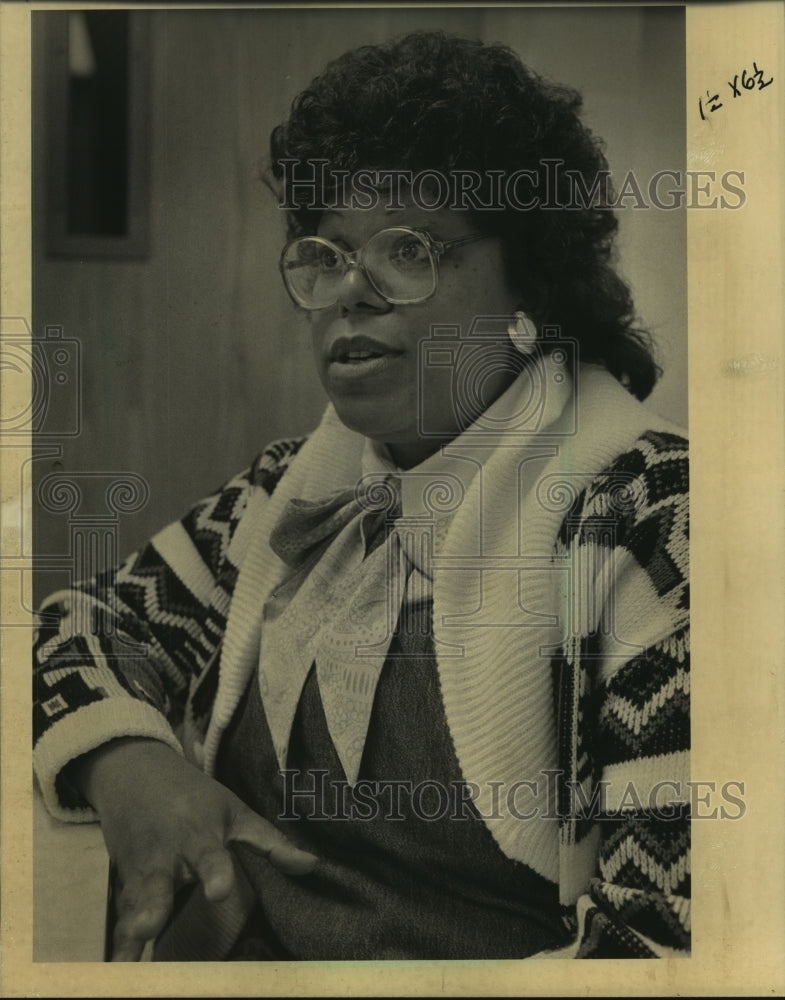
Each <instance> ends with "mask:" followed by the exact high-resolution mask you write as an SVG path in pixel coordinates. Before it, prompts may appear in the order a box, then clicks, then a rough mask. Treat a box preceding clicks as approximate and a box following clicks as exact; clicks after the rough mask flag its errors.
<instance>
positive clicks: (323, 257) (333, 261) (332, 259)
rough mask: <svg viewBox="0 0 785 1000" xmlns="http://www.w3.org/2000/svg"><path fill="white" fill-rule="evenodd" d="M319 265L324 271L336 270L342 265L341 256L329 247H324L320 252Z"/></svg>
mask: <svg viewBox="0 0 785 1000" xmlns="http://www.w3.org/2000/svg"><path fill="white" fill-rule="evenodd" d="M319 265H320V267H321V268H322V270H323V271H334V270H336V268H338V267H340V265H341V258H340V257H339V255H338V254H337V253H336V252H335V250H331V249H330V248H329V247H323V248H322V251H321V253H320V254H319Z"/></svg>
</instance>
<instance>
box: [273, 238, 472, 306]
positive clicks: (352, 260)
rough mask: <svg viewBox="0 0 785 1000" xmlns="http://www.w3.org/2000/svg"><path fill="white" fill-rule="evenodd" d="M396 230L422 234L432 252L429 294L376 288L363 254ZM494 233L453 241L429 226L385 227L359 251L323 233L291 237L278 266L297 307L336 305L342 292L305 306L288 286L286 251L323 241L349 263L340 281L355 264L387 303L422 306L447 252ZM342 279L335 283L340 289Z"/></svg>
mask: <svg viewBox="0 0 785 1000" xmlns="http://www.w3.org/2000/svg"><path fill="white" fill-rule="evenodd" d="M396 230H397V231H398V232H401V233H410V234H412V235H414V236H419V237H420V238H421V239H422V240H423V242H424V243H425V247H426V249H427V251H428V253H429V254H430V257H431V261H432V262H433V288H432V289H431V291H430V292H428V294H427V295H421V296H419V297H418V298H414V299H391V298H390V297H389V296H388V295H385V294H384V293H383V292H382V291H381V290H380V289H379V288H378V287H377V285H376V282H375V281H374V280H373V278H372V276H371V275H370V273H369V272H368V270H367V268H366V267H365V266H364V265H363V260H362V257H363V253H364V252H365V248H366V247H367V246H368V244H369V243H370V242H371V240H373V239H375V238H376V237H377V236H379V235H380V234H381V233H386V232H395V231H396ZM491 235H492V234H491V233H472V234H470V235H469V236H458V237H456V238H455V239H453V240H437V239H434V237H433V236H431V234H430V233H429V232H428V230H427V229H415V228H412V227H410V226H386V227H385V228H384V229H378V230H377V231H376V232H375V233H372V234H371V236H369V237H368V239H367V240H366V241H365V243H364V244H363V245H362V246H361V247H358V249H357V250H343V249H342V248H341V247H339V246H338V245H337V244H336V243H333V242H332V240H328V239H327V238H326V237H324V236H296V237H295V238H294V239H293V240H289V242H288V243H287V244H286V246H285V247H284V248H283V250H282V251H281V256H280V257H279V259H278V269H279V271H280V272H281V278H282V280H283V283H284V288H285V289H286V291H287V293H288V294H289V298H290V299H291V300H292V301H293V302H294V304H295V305H296V306H299V307H300V308H301V309H307V310H308V311H309V312H315V311H316V310H318V309H329V308H330V307H331V306H334V305H335V303H336V302H337V301H338V299H339V298H340V291H337V292H336V295H335V299H334V300H333V301H332V302H329V303H327V304H326V305H323V306H306V305H303V303H302V302H300V301H298V299H297V298H296V297H295V295H294V293H293V291H292V290H291V288H290V287H289V282H288V281H287V280H286V265H285V257H286V254H287V253H288V252H289V250H291V248H292V247H293V246H294V245H295V244H296V243H299V242H300V241H301V240H315V241H316V242H318V243H322V244H323V245H324V246H327V247H329V248H330V249H331V250H335V251H337V252H338V253H339V254H340V255H341V258H342V260H344V261H345V262H346V264H347V266H346V268H345V270H344V272H343V274H342V275H341V279H340V281H343V279H344V278H345V277H346V275H347V274H348V272H349V268H350V267H356V268H357V269H358V270H359V271H360V272H361V273H362V274H363V276H364V278H365V280H366V281H367V282H368V284H369V285H370V286H371V288H372V289H373V290H374V292H376V294H377V295H378V296H380V298H382V299H384V301H385V302H388V303H389V304H390V305H392V306H414V305H419V303H420V302H427V301H428V299H430V298H432V297H433V296H434V295H435V294H436V291H437V289H438V287H439V260H440V258H441V257H442V256H443V255H444V254H445V253H447V252H448V251H450V250H455V249H457V248H458V247H461V246H467V245H468V244H470V243H476V242H478V241H479V240H486V239H490V237H491ZM290 269H291V266H290ZM340 281H339V282H338V285H337V286H336V288H337V289H340Z"/></svg>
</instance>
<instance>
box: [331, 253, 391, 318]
mask: <svg viewBox="0 0 785 1000" xmlns="http://www.w3.org/2000/svg"><path fill="white" fill-rule="evenodd" d="M338 304H339V305H340V306H341V307H342V308H344V309H346V310H348V311H349V312H352V311H353V310H356V309H374V310H379V311H386V310H387V309H390V308H391V306H390V303H389V302H387V300H386V299H383V298H382V296H381V295H380V294H379V293H378V292H377V291H376V289H375V288H374V287H373V285H372V284H371V281H370V279H369V277H368V275H367V274H366V272H365V268H364V267H363V266H362V264H360V263H358V262H356V261H350V262H349V264H348V267H347V268H346V273H345V274H344V276H343V277H342V278H341V283H340V285H339V286H338Z"/></svg>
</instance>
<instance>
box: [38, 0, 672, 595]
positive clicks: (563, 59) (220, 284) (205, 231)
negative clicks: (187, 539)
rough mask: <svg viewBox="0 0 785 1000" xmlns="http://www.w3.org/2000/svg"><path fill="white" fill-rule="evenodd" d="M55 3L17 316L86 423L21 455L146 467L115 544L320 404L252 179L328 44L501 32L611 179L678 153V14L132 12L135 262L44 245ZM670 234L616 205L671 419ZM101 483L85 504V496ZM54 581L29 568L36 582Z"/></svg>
mask: <svg viewBox="0 0 785 1000" xmlns="http://www.w3.org/2000/svg"><path fill="white" fill-rule="evenodd" d="M61 16H64V15H63V14H61V13H59V12H54V13H46V14H44V13H41V12H38V13H36V14H35V15H34V31H35V33H36V34H35V37H34V81H33V86H34V90H33V95H34V122H33V129H34V157H35V173H34V180H33V185H34V191H33V193H34V241H35V251H34V254H35V259H34V287H33V298H34V316H33V320H34V327H35V333H36V334H37V335H39V336H40V335H42V334H43V332H44V330H45V328H46V327H47V326H48V325H57V326H61V327H62V328H63V335H64V336H66V337H71V338H75V339H77V340H78V341H79V342H80V346H81V383H80V386H79V393H80V399H81V425H80V427H81V430H80V434H79V435H78V436H76V437H73V438H68V439H66V438H64V439H63V440H62V442H61V444H60V453H59V454H58V455H56V456H49V457H41V458H39V459H38V460H37V461H36V463H35V468H36V474H37V479H38V480H39V481H40V480H41V479H43V478H45V477H46V476H47V475H50V474H57V475H67V474H71V473H74V472H85V471H86V472H98V473H106V474H107V475H109V476H111V475H118V476H119V475H120V474H121V473H123V472H132V473H134V474H135V475H136V476H138V477H141V479H142V480H143V481H144V482H145V483H146V484H147V486H148V487H149V499H148V500H147V501H146V503H145V504H144V505H143V506H142V508H141V509H140V510H138V511H137V512H136V513H134V514H132V515H131V514H129V515H127V516H124V517H121V518H120V520H119V522H118V523H119V538H118V539H117V540H116V546H117V550H118V552H119V553H121V554H122V553H126V552H128V551H130V550H131V549H133V548H135V547H136V546H138V545H139V544H141V543H142V542H143V541H144V540H145V539H146V538H147V537H148V536H149V535H150V534H152V533H153V531H155V530H156V529H157V528H159V527H160V526H162V525H163V524H165V523H166V522H168V521H169V520H171V519H173V518H175V517H177V516H179V515H180V514H181V513H182V512H183V511H184V510H185V509H186V508H187V507H188V506H189V505H190V504H191V503H192V502H193V501H194V500H195V499H197V498H199V497H200V496H203V495H205V494H206V493H208V492H210V491H211V490H213V489H214V488H215V487H216V486H218V485H219V484H220V483H221V482H222V481H223V480H224V479H226V478H227V477H228V476H230V475H232V474H234V473H235V472H237V471H239V470H240V469H241V468H243V467H244V466H246V465H247V464H248V462H249V461H250V460H251V458H252V457H253V455H254V454H255V453H256V452H258V450H259V449H260V448H261V447H262V446H263V445H264V444H265V443H266V442H268V441H270V440H271V439H274V438H276V437H281V436H291V435H297V434H301V433H304V432H306V431H307V430H308V429H309V428H311V427H312V426H313V425H314V424H315V423H316V421H317V420H318V419H319V416H320V414H321V412H322V410H323V408H324V405H325V397H324V394H323V392H322V389H321V387H320V386H319V384H318V382H317V380H316V377H315V375H314V374H313V372H312V365H311V360H310V351H309V344H308V334H307V329H306V327H305V324H304V322H303V320H302V318H300V317H298V316H297V315H296V314H295V313H294V312H293V310H292V307H291V305H290V303H289V300H288V298H287V297H286V294H285V292H284V291H283V288H282V286H281V283H280V279H279V276H278V272H277V258H278V253H279V251H280V247H281V244H282V241H283V238H284V228H283V219H282V218H281V213H280V212H279V210H278V209H277V207H276V205H275V202H274V199H273V196H272V195H271V194H270V193H269V191H268V190H267V189H266V188H265V187H264V185H263V184H262V183H261V181H260V179H259V173H260V168H261V165H262V163H263V160H264V156H265V152H266V144H267V137H268V135H269V132H270V130H271V128H272V127H273V126H274V125H275V124H276V123H277V122H278V121H279V120H280V119H281V118H282V117H283V116H284V115H285V114H286V111H287V109H288V106H289V104H290V102H291V100H292V98H293V97H294V96H295V95H296V94H297V93H298V92H299V91H300V90H301V89H302V87H303V86H305V85H306V84H307V83H308V82H309V81H310V79H311V78H312V77H313V76H314V75H315V73H317V72H318V71H319V70H320V69H321V68H322V67H323V65H324V64H325V62H326V61H327V60H328V59H330V58H332V57H334V56H337V55H339V54H340V53H341V52H343V51H345V50H346V49H347V48H349V47H352V46H354V45H358V44H362V43H366V42H377V41H381V40H383V39H385V38H387V37H389V36H390V35H393V34H398V33H400V32H403V31H406V30H411V29H416V28H428V27H431V28H432V27H442V28H445V29H447V30H454V31H458V32H462V33H466V34H470V35H479V36H481V37H484V38H486V39H488V40H492V41H504V42H506V43H508V44H510V45H511V46H513V47H514V48H515V49H516V50H517V51H518V52H519V53H520V54H521V55H522V57H523V58H524V60H525V61H526V62H528V63H530V64H531V65H532V66H533V67H534V68H535V69H537V70H539V71H540V72H542V73H544V74H545V75H546V76H549V77H551V78H553V79H555V80H559V81H560V82H564V83H569V84H572V85H575V86H577V87H578V88H579V89H582V90H583V92H584V97H585V106H586V114H587V119H588V121H589V122H590V124H591V125H592V127H593V128H594V129H595V131H596V132H597V134H599V135H602V136H604V137H605V139H606V141H607V153H608V158H609V161H610V164H611V168H612V170H613V171H614V176H615V177H619V176H622V177H623V176H624V174H626V172H627V171H628V170H630V169H633V170H635V172H636V174H638V175H639V176H641V177H643V178H646V179H648V178H649V177H650V176H651V175H652V174H653V173H655V172H656V171H657V170H660V169H666V168H667V169H674V170H683V169H684V165H685V124H684V82H683V81H684V32H683V12H682V11H681V10H679V9H678V8H662V9H655V8H652V7H631V8H617V7H609V8H591V9H586V8H582V9H580V8H574V7H573V8H444V7H441V8H434V9H431V10H428V9H418V10H412V9H408V10H406V11H403V10H401V9H397V10H396V9H391V10H384V9H382V8H370V9H365V10H356V9H354V10H324V9H315V10H307V11H303V10H300V11H292V10H275V11H272V10H267V11H251V10H223V11H200V10H188V11H144V12H139V13H138V14H135V15H134V16H136V17H145V18H148V19H149V21H150V34H149V37H150V46H151V52H150V56H151V65H152V107H151V120H150V129H151V147H152V163H151V177H150V198H151V205H150V212H151V215H150V238H149V245H150V252H149V256H148V257H146V258H145V259H141V260H97V259H87V258H85V259H79V258H61V259H58V258H54V257H47V255H46V252H45V240H44V238H43V234H44V228H45V226H44V221H45V220H44V217H43V214H44V200H43V190H44V184H45V174H46V166H47V164H46V152H45V142H44V141H43V140H44V136H43V130H44V121H43V116H42V111H43V101H42V98H41V95H42V72H43V68H44V67H43V61H42V58H41V53H42V48H41V30H40V29H41V26H42V25H43V19H44V18H45V17H61ZM685 239H686V223H685V212H684V211H672V212H666V211H659V210H656V209H649V210H639V211H632V210H627V211H625V212H623V213H622V229H621V238H620V252H621V261H622V265H621V270H622V272H623V273H624V274H625V276H626V277H627V278H628V280H630V282H631V284H632V286H633V288H634V291H635V295H636V301H637V304H638V308H639V311H640V313H641V314H642V317H643V319H644V321H645V322H646V323H647V324H648V325H649V326H650V327H651V328H652V329H653V331H654V333H655V335H656V337H657V340H658V346H659V348H660V354H661V357H662V359H663V362H664V364H665V367H666V376H665V378H664V379H663V382H662V384H661V386H660V387H658V389H657V390H656V391H655V394H654V396H653V397H652V405H653V406H654V407H655V408H656V409H658V410H660V411H661V412H663V413H664V414H665V415H667V416H670V417H671V418H672V419H673V420H675V421H676V422H678V423H681V424H685V423H686V415H687V399H686V377H687V373H686V268H685V259H686V257H685V253H686V251H685ZM53 405H54V404H53ZM56 423H57V413H56V412H53V413H52V414H51V421H50V424H51V426H56ZM99 480H100V477H97V476H96V477H94V486H95V489H96V490H97V491H98V492H97V493H96V494H95V496H94V497H92V498H90V502H91V503H94V504H97V505H98V506H100V503H101V502H102V497H103V494H102V493H101V492H100V491H101V490H102V489H103V488H104V487H103V486H101V485H100V483H99ZM99 493H100V495H99ZM36 532H37V542H36V546H37V551H38V553H39V554H44V555H52V556H56V555H57V554H63V553H65V552H67V551H68V546H69V545H70V544H71V543H70V542H69V526H68V523H67V518H65V517H64V516H63V514H62V513H60V514H57V513H52V512H49V511H44V510H40V509H39V511H38V513H37V521H36ZM66 575H67V574H65V571H62V572H61V571H56V570H54V569H50V570H48V571H46V572H42V573H41V574H40V580H39V587H38V591H39V594H41V593H44V592H46V591H48V590H50V589H52V588H54V587H56V586H61V585H63V584H64V583H65V582H67V580H66V579H65V576H66Z"/></svg>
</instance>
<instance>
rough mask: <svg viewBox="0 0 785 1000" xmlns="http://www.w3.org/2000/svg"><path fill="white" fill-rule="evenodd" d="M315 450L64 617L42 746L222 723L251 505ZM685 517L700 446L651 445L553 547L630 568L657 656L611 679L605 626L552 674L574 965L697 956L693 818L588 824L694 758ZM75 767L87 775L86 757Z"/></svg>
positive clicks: (45, 644)
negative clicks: (78, 721) (107, 729)
mask: <svg viewBox="0 0 785 1000" xmlns="http://www.w3.org/2000/svg"><path fill="white" fill-rule="evenodd" d="M302 443H303V441H302V440H287V441H281V442H276V443H275V444H273V445H271V446H269V447H268V448H267V449H265V451H264V453H263V454H262V455H261V456H260V457H259V459H258V460H257V461H256V462H255V463H254V465H253V466H252V467H251V469H250V470H249V471H247V472H246V473H243V474H242V475H240V476H237V477H235V478H234V479H232V480H230V482H229V483H228V484H227V485H226V486H225V487H224V488H223V489H221V490H220V491H218V492H217V493H216V494H215V495H213V496H212V497H210V498H208V499H207V500H205V501H203V502H202V503H200V504H198V505H197V506H196V507H194V508H193V509H192V510H191V511H190V512H189V513H188V514H187V515H186V516H185V517H184V518H183V519H182V521H180V522H177V523H176V524H175V525H173V526H171V527H170V528H169V529H165V530H164V531H163V532H161V533H160V534H159V535H157V536H156V537H155V538H153V539H152V541H151V542H150V543H149V545H148V546H147V547H146V548H145V549H143V550H141V551H140V552H139V553H137V554H134V555H132V556H131V557H130V558H129V559H127V560H126V561H125V562H124V563H123V565H122V566H121V567H120V568H119V569H118V570H117V571H116V572H114V571H112V572H109V573H106V574H102V575H101V576H100V577H99V578H98V579H97V580H94V581H86V582H83V583H80V584H78V585H77V586H76V587H75V588H74V591H75V596H73V597H72V598H71V599H70V600H67V601H63V602H61V603H60V605H59V608H58V619H57V620H56V621H52V620H51V619H47V620H46V624H44V625H42V627H41V628H40V630H39V633H38V635H37V638H36V642H35V647H34V655H35V675H34V676H35V684H36V708H35V712H36V724H35V739H36V743H38V742H39V741H40V740H41V737H42V736H43V735H44V734H49V733H51V732H52V730H56V729H57V726H58V723H59V722H60V721H61V720H63V719H66V718H67V717H68V716H72V715H73V714H74V713H76V712H79V711H81V710H83V709H85V707H88V708H90V707H92V708H95V706H96V705H100V703H101V702H102V701H106V700H110V701H111V700H112V699H115V700H117V698H118V697H122V698H125V699H127V698H134V699H137V700H141V701H146V702H147V704H149V705H152V706H153V707H154V708H155V709H156V710H157V711H158V712H160V713H163V715H165V716H166V718H167V719H168V721H169V722H170V724H172V725H175V726H176V725H179V724H180V723H181V721H182V719H183V716H184V714H185V713H186V712H188V713H189V715H190V716H193V717H195V718H196V720H197V721H199V720H200V719H202V720H206V719H207V718H208V716H209V714H210V709H211V705H212V700H213V698H214V695H215V690H216V685H217V662H218V657H217V652H218V651H219V648H220V643H221V639H222V637H223V633H224V630H225V627H226V620H227V615H228V610H229V605H230V602H231V599H232V595H233V592H234V587H235V584H236V581H237V573H238V570H237V562H236V558H237V556H236V555H233V553H232V540H233V538H234V536H235V531H236V528H237V526H238V524H239V523H240V520H241V518H242V515H243V512H244V510H245V508H246V504H247V502H248V499H249V495H250V493H251V491H252V490H254V489H256V488H261V489H263V490H264V491H265V493H266V494H268V495H269V494H271V493H272V491H273V490H274V489H275V486H276V485H277V483H278V481H279V480H280V478H281V476H282V475H284V474H285V471H286V469H287V468H288V466H289V464H290V462H291V461H292V459H293V458H294V456H295V454H296V453H297V452H298V451H299V449H300V447H301V445H302ZM687 514H688V507H687V452H686V442H685V441H684V440H683V439H682V438H680V437H678V436H677V435H673V434H665V433H653V432H651V433H647V434H645V435H643V436H642V437H641V438H640V439H639V440H638V442H636V444H635V446H634V447H633V448H631V449H630V450H629V451H628V452H627V453H626V454H625V455H622V456H621V457H620V458H619V459H618V460H617V461H616V462H614V463H613V465H612V467H611V468H609V469H607V470H605V471H604V472H603V473H601V474H600V475H598V476H597V477H596V478H595V479H594V480H593V482H592V483H591V484H590V486H589V487H588V488H587V489H586V490H584V491H583V492H582V493H581V494H580V496H578V497H576V498H575V499H574V502H573V503H572V505H571V506H570V509H569V511H568V513H567V516H566V517H565V518H564V521H563V524H562V528H561V531H560V533H559V537H558V539H557V543H556V550H555V552H554V560H555V561H558V560H560V559H564V558H571V557H572V556H574V555H575V554H576V552H577V551H578V550H579V549H582V550H588V549H589V548H592V549H594V550H595V555H596V556H597V558H596V560H595V563H594V564H593V565H596V567H597V572H598V573H599V574H600V577H598V579H600V578H601V574H602V572H603V571H604V570H605V569H607V568H608V565H609V564H610V562H615V564H616V565H617V566H618V567H620V571H621V572H623V573H625V574H626V575H627V578H628V579H629V580H631V581H632V586H631V587H630V590H631V592H633V593H638V594H639V596H640V597H641V600H642V601H644V602H645V604H646V611H647V613H648V612H654V614H653V617H654V618H655V619H656V620H657V623H658V631H657V634H654V635H652V636H651V642H650V643H649V644H648V645H647V646H646V647H645V648H639V649H636V650H635V651H634V652H633V654H632V655H630V656H628V657H627V658H617V659H613V658H611V660H610V661H608V662H611V663H612V667H610V668H609V667H607V665H606V666H604V667H603V664H604V663H605V662H606V660H607V656H606V653H607V649H608V644H609V643H612V642H613V636H612V635H611V636H609V635H608V634H606V633H605V632H604V631H603V622H602V621H596V622H593V623H592V624H593V627H589V628H584V629H581V630H579V631H577V632H576V634H574V635H573V636H572V637H571V639H570V640H569V641H568V642H566V643H565V645H564V647H563V648H561V649H558V650H556V651H555V652H554V656H553V659H552V669H553V677H554V696H555V707H556V719H557V731H558V739H559V765H560V775H559V783H558V788H557V801H558V805H559V815H560V827H561V829H560V893H561V897H562V902H563V905H564V913H565V918H566V920H567V922H568V923H569V925H570V926H571V927H572V928H573V929H574V930H575V933H576V939H575V946H574V951H573V954H575V955H580V956H582V957H583V956H586V957H588V956H591V955H594V956H596V957H605V956H607V957H610V956H611V955H613V956H614V957H617V956H619V955H626V956H630V957H649V956H651V955H656V954H669V953H670V949H681V950H682V952H683V949H685V948H686V947H687V946H688V940H689V902H688V898H687V897H688V894H689V815H688V808H687V807H686V805H685V806H684V807H683V808H681V810H680V811H679V810H677V812H678V815H679V817H680V819H679V822H675V821H674V820H673V819H671V818H669V817H668V818H666V817H664V816H662V815H658V814H656V813H653V812H652V811H651V810H644V811H643V812H641V811H636V810H635V809H632V808H626V809H625V810H624V811H623V812H622V813H621V814H619V813H618V812H614V811H613V810H610V811H608V812H607V813H605V812H602V811H600V812H599V813H598V812H597V811H596V810H592V809H590V810H589V811H588V812H587V811H586V810H585V809H584V810H581V808H579V804H580V803H581V802H584V803H585V802H593V801H594V799H593V798H592V796H593V795H594V794H595V792H596V791H597V789H598V788H601V786H602V782H603V781H604V780H607V778H608V775H609V774H610V773H612V774H614V775H617V774H619V773H622V772H623V770H624V768H625V766H626V765H629V766H630V767H631V768H632V770H633V771H634V773H635V775H636V780H637V779H638V778H641V776H643V778H644V779H645V781H646V782H649V784H650V785H654V784H656V782H657V781H667V780H669V779H673V778H674V777H675V776H676V774H675V771H674V770H673V768H674V767H675V764H676V762H677V761H678V760H679V759H681V758H680V755H681V756H682V757H683V756H684V755H685V754H686V751H687V750H688V747H689V721H688V718H689V717H688V709H689V702H688V697H689V689H688V684H687V677H688V656H689V640H688V619H687V607H688V599H689V590H688V575H687V574H688V570H687V544H688V541H687V540H688V526H687ZM606 557H607V558H606ZM604 560H605V561H604ZM80 595H81V597H80ZM81 599H84V603H85V605H86V606H87V607H88V609H89V617H86V616H85V612H84V609H82V610H81V621H78V622H75V621H74V619H75V617H78V616H77V615H76V611H77V610H79V608H78V605H79V601H80V600H81ZM51 610H52V609H51V608H47V611H51ZM628 610H629V609H622V611H623V612H625V613H626V611H628ZM85 621H91V624H92V625H93V626H94V627H93V628H92V629H91V628H90V627H87V628H85V627H84V623H85ZM75 625H76V626H80V627H79V628H77V627H75ZM140 646H141V647H144V648H145V649H146V651H147V654H148V655H147V656H146V657H142V656H140V655H139V649H140ZM192 721H193V719H192ZM72 731H73V730H72ZM69 752H70V753H71V756H70V757H69V758H68V759H72V758H73V757H76V756H78V754H79V753H81V752H84V748H80V747H77V746H74V747H72V748H69ZM609 768H610V772H609V771H608V769H609ZM56 790H57V793H58V794H59V796H60V806H61V807H62V810H63V811H61V815H63V812H64V811H67V810H72V811H75V812H78V811H79V810H81V812H79V814H78V817H77V818H83V819H84V818H89V815H88V814H87V812H86V810H85V803H84V802H83V801H81V800H80V798H79V796H78V794H77V792H76V790H75V789H73V788H72V787H70V785H69V783H68V781H67V776H66V780H63V778H62V776H61V777H60V778H59V779H58V780H57V783H56ZM576 790H577V791H579V793H580V794H579V795H577V796H576ZM576 803H577V804H576ZM679 823H681V826H680V825H679ZM576 887H577V891H576Z"/></svg>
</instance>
